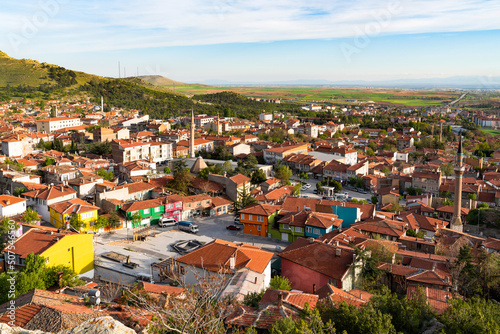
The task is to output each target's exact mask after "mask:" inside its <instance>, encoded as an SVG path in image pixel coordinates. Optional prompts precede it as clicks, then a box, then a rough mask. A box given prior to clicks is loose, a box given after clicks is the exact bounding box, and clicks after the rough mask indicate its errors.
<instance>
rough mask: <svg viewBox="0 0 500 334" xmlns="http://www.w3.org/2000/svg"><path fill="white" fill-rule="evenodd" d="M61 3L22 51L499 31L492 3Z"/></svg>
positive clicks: (13, 27)
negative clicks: (363, 34) (361, 35)
mask: <svg viewBox="0 0 500 334" xmlns="http://www.w3.org/2000/svg"><path fill="white" fill-rule="evenodd" d="M45 1H51V0H45ZM52 1H57V0H52ZM59 1H60V3H61V5H60V9H59V10H58V11H57V13H55V15H52V16H51V18H50V20H49V21H48V23H46V24H44V25H42V26H40V27H39V29H38V31H37V34H36V35H35V36H34V37H30V38H29V39H28V41H27V42H26V43H24V45H22V46H24V47H25V48H34V47H36V48H39V49H40V50H43V51H47V50H50V49H54V48H55V47H57V48H59V50H60V48H61V46H64V51H67V52H71V51H81V50H82V49H83V50H85V51H102V50H119V49H134V48H145V47H160V46H186V45H208V44H221V43H251V42H270V41H283V40H296V39H331V38H346V37H347V38H350V37H356V36H357V35H358V34H360V33H366V34H368V35H379V34H382V35H391V34H415V33H428V32H456V31H477V30H491V29H500V20H499V19H498V18H499V17H500V2H497V1H478V0H476V1H474V0H443V1H434V0H430V1H429V0H414V1H410V0H408V1H406V0H390V1H377V0H357V1H339V0H307V1H306V0H294V1H289V0H277V1H272V2H271V1H268V0H255V1H240V0H185V1H162V0H145V1H141V2H139V1H136V0H134V1H132V0H125V1H104V0H101V1H83V0H79V1H71V2H69V1H63V0H59ZM41 2H43V0H42V1H41ZM63 2H64V4H62V3H63ZM40 11H43V8H42V7H41V6H35V5H31V6H24V7H23V8H17V9H16V8H13V5H11V6H10V8H6V9H5V10H3V12H2V13H1V14H0V31H2V32H6V33H7V34H22V32H23V24H24V22H26V20H28V21H30V20H32V18H33V16H34V15H35V14H36V13H39V12H40ZM4 35H5V34H4ZM10 47H11V48H12V45H11V46H10ZM5 51H7V52H8V51H9V45H8V44H7V46H6V50H5Z"/></svg>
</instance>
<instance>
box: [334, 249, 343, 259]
mask: <svg viewBox="0 0 500 334" xmlns="http://www.w3.org/2000/svg"><path fill="white" fill-rule="evenodd" d="M341 254H342V249H340V248H337V249H336V250H335V256H337V257H338V256H340V255H341Z"/></svg>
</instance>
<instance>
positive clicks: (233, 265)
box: [229, 256, 236, 270]
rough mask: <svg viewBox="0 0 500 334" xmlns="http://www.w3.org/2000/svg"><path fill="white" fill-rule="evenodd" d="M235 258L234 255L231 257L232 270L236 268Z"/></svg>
mask: <svg viewBox="0 0 500 334" xmlns="http://www.w3.org/2000/svg"><path fill="white" fill-rule="evenodd" d="M235 260H236V259H235V258H234V256H233V257H231V258H230V259H229V268H230V269H231V270H234V268H235Z"/></svg>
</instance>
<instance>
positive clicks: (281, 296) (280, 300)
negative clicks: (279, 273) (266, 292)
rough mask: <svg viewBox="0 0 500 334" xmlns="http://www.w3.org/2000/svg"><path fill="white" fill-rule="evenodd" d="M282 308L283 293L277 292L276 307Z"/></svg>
mask: <svg viewBox="0 0 500 334" xmlns="http://www.w3.org/2000/svg"><path fill="white" fill-rule="evenodd" d="M282 306H283V292H281V291H280V292H279V293H278V307H282Z"/></svg>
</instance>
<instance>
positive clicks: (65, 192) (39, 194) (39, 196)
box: [21, 184, 77, 222]
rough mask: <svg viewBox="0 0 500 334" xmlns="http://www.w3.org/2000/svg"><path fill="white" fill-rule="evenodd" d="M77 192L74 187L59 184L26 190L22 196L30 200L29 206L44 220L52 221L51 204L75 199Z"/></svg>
mask: <svg viewBox="0 0 500 334" xmlns="http://www.w3.org/2000/svg"><path fill="white" fill-rule="evenodd" d="M76 194H77V193H76V191H75V190H73V188H71V187H69V186H66V185H63V184H59V185H55V186H49V187H47V188H45V189H37V190H33V191H29V192H25V193H23V194H22V195H21V196H22V197H24V198H26V199H27V200H28V201H27V203H26V204H27V206H29V207H30V208H32V209H35V210H36V211H37V212H38V214H39V215H41V216H42V219H43V220H44V221H46V222H50V212H49V205H52V204H55V203H60V202H65V201H69V200H72V199H75V198H76Z"/></svg>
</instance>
